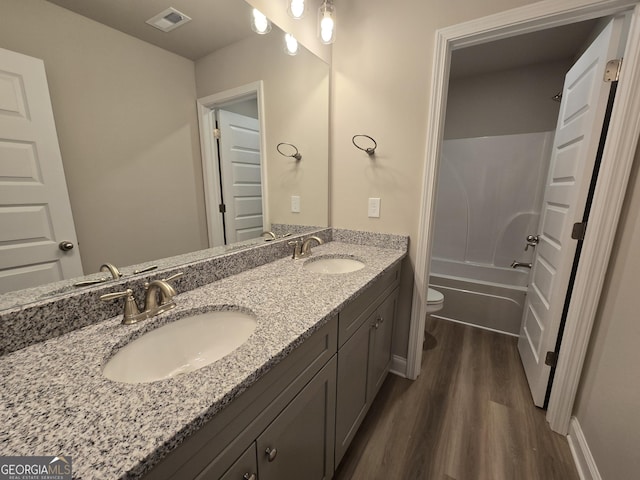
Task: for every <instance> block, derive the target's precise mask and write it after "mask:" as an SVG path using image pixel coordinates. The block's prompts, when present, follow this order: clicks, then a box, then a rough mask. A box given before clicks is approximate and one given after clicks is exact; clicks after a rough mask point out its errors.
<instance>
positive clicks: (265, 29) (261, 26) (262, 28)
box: [251, 8, 271, 35]
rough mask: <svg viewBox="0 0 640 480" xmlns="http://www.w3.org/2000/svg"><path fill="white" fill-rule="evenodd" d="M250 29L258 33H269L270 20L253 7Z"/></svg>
mask: <svg viewBox="0 0 640 480" xmlns="http://www.w3.org/2000/svg"><path fill="white" fill-rule="evenodd" d="M251 29H252V30H253V31H254V32H256V33H259V34H260V35H264V34H265V33H269V32H270V31H271V22H270V21H269V19H268V18H267V17H266V16H265V15H264V14H263V13H262V12H260V11H259V10H256V9H255V8H254V9H253V21H252V22H251Z"/></svg>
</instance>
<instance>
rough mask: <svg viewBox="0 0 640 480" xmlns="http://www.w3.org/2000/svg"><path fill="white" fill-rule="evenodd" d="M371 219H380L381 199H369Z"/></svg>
mask: <svg viewBox="0 0 640 480" xmlns="http://www.w3.org/2000/svg"><path fill="white" fill-rule="evenodd" d="M369 218H380V199H379V198H370V199H369Z"/></svg>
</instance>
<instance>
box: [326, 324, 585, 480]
mask: <svg viewBox="0 0 640 480" xmlns="http://www.w3.org/2000/svg"><path fill="white" fill-rule="evenodd" d="M427 330H428V335H427V338H426V340H425V346H424V351H423V359H422V372H421V375H420V377H419V378H418V379H417V380H416V381H410V380H407V379H403V378H400V377H396V376H395V375H389V377H388V378H387V380H386V381H385V383H384V385H383V386H382V388H381V390H380V393H379V395H378V397H377V398H376V400H375V401H374V403H373V405H372V406H371V410H370V411H369V413H368V414H367V417H366V418H365V420H364V422H363V424H362V426H361V428H360V431H359V432H358V434H357V435H356V437H355V438H354V440H353V442H352V444H351V446H350V447H349V450H348V451H347V453H346V455H345V457H344V458H343V460H342V462H341V464H340V467H339V469H338V471H337V472H336V474H335V476H334V479H335V480H352V479H353V480H358V479H366V480H377V479H380V480H395V479H397V480H400V479H402V480H417V479H428V480H476V479H477V480H503V479H504V480H538V479H541V480H556V479H557V480H574V479H575V480H578V479H579V477H578V473H577V471H576V468H575V465H574V462H573V459H572V456H571V452H570V450H569V445H568V444H567V441H566V438H565V437H563V436H562V435H558V434H556V433H554V432H552V431H551V430H550V428H549V426H548V424H547V422H546V420H545V412H544V411H542V410H540V409H538V408H536V407H535V406H534V405H533V401H532V400H531V395H530V393H529V389H528V385H527V381H526V378H525V376H524V371H523V369H522V364H521V363H520V358H519V357H518V351H517V339H516V338H515V337H509V336H506V335H501V334H497V333H494V332H489V331H486V330H481V329H477V328H473V327H468V326H464V325H460V324H456V323H452V322H447V321H442V320H435V319H434V320H429V321H428V325H427Z"/></svg>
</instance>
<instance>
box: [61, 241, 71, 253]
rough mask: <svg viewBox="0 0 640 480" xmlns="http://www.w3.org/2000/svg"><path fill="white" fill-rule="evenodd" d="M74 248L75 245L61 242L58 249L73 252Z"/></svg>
mask: <svg viewBox="0 0 640 480" xmlns="http://www.w3.org/2000/svg"><path fill="white" fill-rule="evenodd" d="M73 247H74V245H73V243H71V242H68V241H64V242H60V243H59V244H58V248H59V249H60V250H62V251H63V252H68V251H69V250H73Z"/></svg>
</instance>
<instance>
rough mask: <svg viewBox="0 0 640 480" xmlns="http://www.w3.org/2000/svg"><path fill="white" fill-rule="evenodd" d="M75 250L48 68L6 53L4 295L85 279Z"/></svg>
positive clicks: (0, 70)
mask: <svg viewBox="0 0 640 480" xmlns="http://www.w3.org/2000/svg"><path fill="white" fill-rule="evenodd" d="M63 242H66V243H65V244H64V245H66V246H67V248H68V247H69V246H71V245H73V247H72V248H71V249H66V250H63V249H62V248H61V247H60V244H61V243H63ZM77 243H78V242H77V239H76V232H75V228H74V225H73V218H72V215H71V206H70V204H69V195H68V193H67V185H66V182H65V178H64V171H63V169H62V158H61V156H60V148H59V146H58V137H57V134H56V127H55V123H54V119H53V111H52V108H51V99H50V97H49V89H48V86H47V78H46V75H45V71H44V63H43V62H42V60H40V59H37V58H32V57H28V56H26V55H21V54H18V53H15V52H11V51H9V50H4V49H0V293H4V292H10V291H13V290H18V289H22V288H27V287H32V286H37V285H41V284H43V283H49V282H53V281H56V280H61V279H64V278H71V277H76V276H79V275H82V265H81V263H80V252H79V251H78V247H77Z"/></svg>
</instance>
